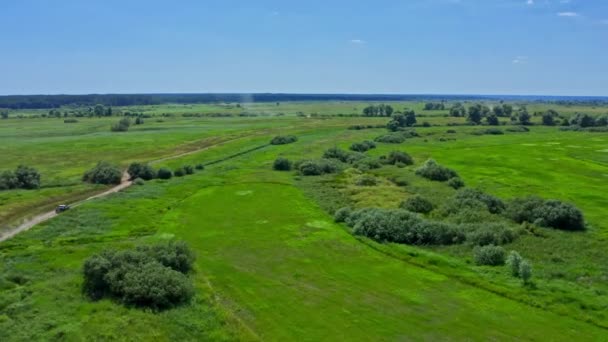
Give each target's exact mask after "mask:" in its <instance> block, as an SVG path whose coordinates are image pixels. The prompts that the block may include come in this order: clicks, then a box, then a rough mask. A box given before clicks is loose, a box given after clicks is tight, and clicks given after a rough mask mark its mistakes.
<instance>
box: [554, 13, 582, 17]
mask: <svg viewBox="0 0 608 342" xmlns="http://www.w3.org/2000/svg"><path fill="white" fill-rule="evenodd" d="M557 16H558V17H569V18H574V17H579V16H580V14H578V13H576V12H559V13H557Z"/></svg>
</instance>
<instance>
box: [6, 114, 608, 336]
mask: <svg viewBox="0 0 608 342" xmlns="http://www.w3.org/2000/svg"><path fill="white" fill-rule="evenodd" d="M366 105H367V103H361V102H309V103H306V102H304V103H297V102H286V103H280V104H279V105H277V104H275V103H272V104H252V105H247V106H244V107H245V110H246V111H247V112H248V113H252V114H255V115H256V116H248V117H245V116H238V114H239V113H242V112H243V108H237V107H235V106H234V105H229V104H225V105H219V104H218V105H162V106H139V107H125V108H120V110H121V111H123V112H125V111H138V112H143V113H147V114H149V115H151V116H152V117H151V118H147V119H146V122H145V124H143V125H141V126H132V127H131V129H130V130H129V131H128V132H124V133H116V132H110V129H109V127H110V125H111V124H112V123H113V122H115V121H117V118H115V117H113V118H78V121H79V122H77V123H73V124H65V123H63V120H62V119H51V118H43V117H36V116H39V115H41V114H42V113H44V111H42V110H38V111H36V110H33V111H24V112H23V113H22V114H23V115H24V116H25V117H27V118H22V119H18V118H11V119H9V120H2V121H0V138H2V141H3V142H4V144H2V146H0V165H2V170H4V169H12V168H14V167H16V166H17V165H19V164H27V165H30V166H33V167H35V168H37V169H38V170H39V171H40V173H41V174H42V188H41V189H39V190H8V191H0V228H1V229H9V228H10V227H11V226H13V225H14V223H15V222H18V221H19V220H21V219H23V218H24V217H28V216H31V215H33V214H37V213H39V212H42V211H45V210H47V209H49V208H52V207H54V206H55V205H56V204H59V203H62V202H68V203H71V202H73V201H75V200H78V199H81V198H84V197H87V196H89V195H91V194H93V193H95V192H100V191H102V190H104V189H105V188H106V187H103V186H93V185H87V184H84V183H82V182H81V177H82V174H83V172H84V171H86V170H87V169H89V168H91V167H92V166H93V165H94V164H95V163H97V162H98V161H100V160H107V161H111V162H114V163H117V164H119V165H120V166H121V167H123V168H126V167H127V166H128V165H129V164H130V163H131V162H134V161H148V162H152V163H153V166H154V167H155V168H158V167H162V166H166V167H169V168H171V169H175V168H177V167H179V166H181V165H185V164H190V165H195V164H197V163H204V164H208V166H207V167H206V168H205V170H203V171H199V172H196V173H195V174H194V175H189V176H186V177H183V178H177V177H174V178H173V179H171V180H166V181H164V180H152V181H148V182H146V183H145V185H143V186H135V185H134V186H131V187H129V188H128V189H126V190H125V191H122V192H120V193H116V194H113V195H110V196H108V197H105V198H102V199H96V200H92V201H87V202H85V203H83V204H82V205H80V206H79V207H77V208H75V209H73V210H70V211H68V212H66V213H64V214H61V215H60V216H58V217H56V218H54V219H51V220H49V221H47V222H45V223H43V224H40V225H38V226H36V227H34V228H33V229H31V230H29V231H27V232H24V233H22V234H20V235H18V236H17V237H15V238H13V239H11V240H8V241H4V242H1V243H0V260H1V263H0V340H3V341H13V340H15V341H26V340H69V341H74V340H76V341H78V340H87V341H88V340H160V341H169V340H172V341H173V340H270V341H279V340H280V341H286V340H311V341H317V340H356V341H359V340H370V341H371V340H373V341H376V340H389V341H394V340H432V341H435V340H457V341H460V340H484V341H485V340H499V341H503V340H507V341H510V340H513V341H515V340H536V341H538V340H543V341H544V340H549V341H568V340H585V341H602V340H605V339H606V336H608V316H607V315H606V312H608V311H607V310H608V281H607V280H606V279H607V278H608V268H607V267H608V266H607V265H608V255H606V253H605V251H606V247H608V222H607V221H606V220H605V218H604V211H605V208H606V207H608V198H606V196H605V194H606V192H607V191H608V185H606V184H607V182H606V180H607V179H608V137H607V136H606V133H597V132H587V131H562V130H560V129H559V128H558V127H545V126H540V125H538V123H539V122H540V118H539V117H533V122H534V123H536V124H537V125H533V126H531V127H530V131H529V132H522V133H516V132H505V134H503V135H487V134H486V135H478V134H473V133H476V132H478V131H480V130H482V129H484V128H485V127H475V126H468V125H464V124H465V119H464V118H453V117H446V113H447V111H422V110H421V109H422V106H423V104H422V103H408V102H404V103H395V104H393V106H394V107H395V108H399V109H403V108H411V109H415V110H416V112H417V113H418V114H423V115H424V116H419V117H418V122H419V123H422V122H424V121H426V122H428V123H429V127H416V128H415V130H416V131H417V132H418V134H419V135H420V136H419V137H415V138H412V139H407V140H406V141H405V142H404V143H401V144H385V143H378V147H377V148H376V149H373V150H370V151H369V152H367V153H366V154H367V155H370V156H380V155H386V154H388V153H389V152H390V151H393V150H400V151H406V152H408V153H409V154H410V155H411V156H412V157H413V159H414V161H415V163H414V165H412V166H407V167H404V168H397V167H395V166H383V167H381V168H379V169H375V170H370V171H367V172H364V173H365V174H369V175H374V176H375V177H376V178H377V179H379V180H380V183H379V184H378V185H376V186H371V187H362V186H357V185H356V184H355V180H356V179H357V177H359V176H360V175H361V172H360V171H356V170H353V169H347V170H346V171H343V172H341V173H338V174H331V175H324V176H311V177H304V176H300V175H298V174H297V173H296V172H295V171H291V172H278V171H274V170H273V169H272V164H273V162H274V160H275V159H276V158H277V157H278V156H283V157H286V158H289V159H290V160H293V161H295V160H300V159H306V158H319V157H320V156H321V155H322V154H323V151H325V150H327V149H328V148H331V147H334V146H337V147H340V148H343V149H348V147H349V146H350V145H351V144H352V143H354V142H360V141H363V140H373V139H374V138H375V137H377V136H379V135H382V134H385V133H386V129H384V128H371V129H362V130H352V129H348V127H350V126H353V125H383V124H385V123H386V122H387V121H388V119H387V118H365V117H358V116H352V117H351V116H349V115H351V114H355V113H357V114H358V113H360V111H361V110H362V108H363V107H365V106H366ZM548 108H555V109H556V110H558V111H559V112H560V113H562V114H564V115H572V114H574V113H575V112H579V111H584V112H588V113H590V114H593V115H599V114H604V113H606V112H608V108H602V107H598V108H595V107H593V108H592V107H588V106H582V105H581V106H568V107H566V106H549V105H547V104H536V103H534V104H529V105H528V110H529V111H530V112H533V111H543V110H546V109H548ZM299 112H300V113H302V114H303V115H302V114H300V115H298V113H299ZM213 113H230V114H233V116H231V117H212V116H211V115H210V114H213ZM11 114H15V113H11ZM162 114H170V115H165V116H162ZM183 114H186V116H184V115H183ZM191 114H202V115H200V116H196V117H191V116H190V115H191ZM279 114H284V115H279ZM340 114H342V115H341V116H338V115H340ZM344 115H346V116H344ZM12 116H16V115H12ZM507 120H508V119H505V118H501V121H503V122H505V123H506V121H507ZM448 124H450V125H454V124H458V126H448ZM506 127H510V125H509V126H504V127H503V126H501V129H504V128H506ZM448 129H450V130H454V131H455V133H447V130H448ZM279 134H282V135H284V134H293V135H296V136H297V137H298V141H297V142H296V143H293V144H288V145H279V146H275V145H268V142H269V141H270V139H272V138H273V137H274V136H276V135H279ZM428 158H433V159H435V160H436V161H438V162H439V163H440V164H442V165H446V166H448V167H450V168H452V169H454V170H455V171H456V172H458V174H459V175H460V177H461V178H462V179H463V180H464V181H465V183H466V185H467V187H471V188H479V189H481V190H483V191H485V192H487V193H489V194H492V195H495V196H499V197H500V198H502V199H504V200H509V199H511V198H514V197H521V196H525V195H539V196H542V197H543V198H555V199H560V200H563V201H566V202H570V203H573V204H575V205H576V206H577V207H578V208H580V209H581V210H582V211H583V213H584V215H585V219H586V221H587V226H588V227H587V230H586V231H584V232H565V231H557V230H553V229H549V228H540V227H539V228H536V229H537V231H538V232H539V233H538V234H537V235H535V234H522V235H521V236H519V238H518V239H516V240H515V241H514V242H512V243H508V244H506V245H505V246H504V247H505V249H507V250H517V251H518V252H519V253H521V254H522V255H523V256H524V257H525V258H526V259H528V260H530V262H531V263H532V265H533V272H534V273H533V274H534V276H533V282H532V284H531V285H528V286H522V284H521V281H520V280H519V279H516V278H513V277H511V276H510V275H509V272H508V270H507V269H506V268H505V267H490V266H475V263H474V262H473V252H472V250H473V247H472V246H470V245H468V244H457V245H451V246H408V245H402V244H389V243H378V242H374V241H372V240H370V239H367V238H363V237H355V236H353V235H352V234H351V233H350V231H349V228H348V227H347V226H346V225H343V224H338V223H334V220H333V217H332V212H331V211H332V209H335V207H336V206H337V205H338V204H340V205H341V204H343V203H347V204H349V205H352V206H353V207H356V208H364V207H383V208H397V207H398V206H399V203H400V202H401V201H402V200H404V199H406V198H408V197H410V196H413V195H414V194H424V195H425V196H427V197H429V198H430V199H431V200H432V201H433V202H434V203H437V204H438V203H441V202H442V201H444V200H445V198H447V197H449V196H452V195H453V194H454V193H455V190H454V189H452V188H450V187H448V186H447V185H445V184H443V183H439V182H431V181H428V180H426V179H423V178H422V177H419V176H417V175H416V174H415V172H414V170H415V169H416V168H417V167H419V166H420V165H422V164H423V162H424V161H425V160H426V159H428ZM0 171H1V170H0ZM396 176H398V177H402V178H403V179H406V180H407V182H408V185H406V186H397V185H395V184H393V183H392V182H390V181H389V179H390V178H392V177H396ZM172 238H176V239H179V240H184V241H186V242H187V243H188V244H189V245H190V247H191V248H192V249H193V250H194V251H195V253H196V255H197V260H196V265H195V271H194V274H193V275H192V277H193V279H194V283H195V287H196V296H195V299H194V300H193V301H192V302H191V303H190V304H188V305H184V306H181V307H177V308H174V309H170V310H166V311H162V312H153V311H149V310H144V309H139V308H127V307H124V306H123V305H121V304H119V303H116V302H113V301H111V300H107V299H104V300H101V301H97V302H95V301H91V300H90V299H88V298H87V297H86V296H84V295H83V294H82V292H81V286H82V265H83V262H84V260H85V259H87V258H88V257H89V256H91V255H92V254H94V253H96V252H99V251H100V250H102V249H104V248H108V247H114V248H121V249H122V248H128V247H132V246H136V245H140V244H145V243H152V242H156V241H165V240H168V239H172Z"/></svg>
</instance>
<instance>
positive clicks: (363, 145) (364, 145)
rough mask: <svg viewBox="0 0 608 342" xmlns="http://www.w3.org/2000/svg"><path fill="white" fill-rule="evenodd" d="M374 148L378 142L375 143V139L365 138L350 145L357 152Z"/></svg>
mask: <svg viewBox="0 0 608 342" xmlns="http://www.w3.org/2000/svg"><path fill="white" fill-rule="evenodd" d="M374 148H376V143H374V142H373V141H369V140H365V141H363V142H359V143H354V144H352V145H350V149H351V151H355V152H366V151H369V150H371V149H374Z"/></svg>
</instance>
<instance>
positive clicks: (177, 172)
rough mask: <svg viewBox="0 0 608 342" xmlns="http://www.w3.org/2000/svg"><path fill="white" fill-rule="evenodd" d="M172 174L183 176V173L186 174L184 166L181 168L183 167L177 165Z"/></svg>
mask: <svg viewBox="0 0 608 342" xmlns="http://www.w3.org/2000/svg"><path fill="white" fill-rule="evenodd" d="M173 175H174V176H175V177H183V176H185V175H186V170H184V168H183V167H178V168H177V169H175V170H174V171H173Z"/></svg>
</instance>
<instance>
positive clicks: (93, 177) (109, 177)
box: [82, 161, 122, 184]
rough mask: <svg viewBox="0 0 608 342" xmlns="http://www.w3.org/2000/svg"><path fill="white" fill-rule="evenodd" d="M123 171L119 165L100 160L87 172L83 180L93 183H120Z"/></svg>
mask: <svg viewBox="0 0 608 342" xmlns="http://www.w3.org/2000/svg"><path fill="white" fill-rule="evenodd" d="M121 179H122V172H121V170H120V168H119V167H118V166H117V165H114V164H111V163H109V162H106V161H100V162H98V163H97V165H95V167H94V168H92V169H91V170H89V171H87V172H85V174H84V176H83V177H82V180H83V181H85V182H89V183H93V184H120V181H121Z"/></svg>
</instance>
